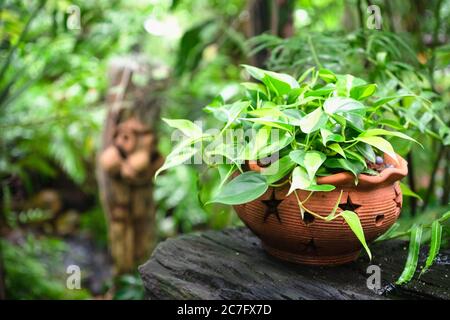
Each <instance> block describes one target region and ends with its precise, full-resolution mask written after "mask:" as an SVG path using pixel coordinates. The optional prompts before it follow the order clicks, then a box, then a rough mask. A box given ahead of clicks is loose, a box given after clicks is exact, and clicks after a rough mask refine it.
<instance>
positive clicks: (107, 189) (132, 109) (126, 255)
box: [97, 56, 162, 275]
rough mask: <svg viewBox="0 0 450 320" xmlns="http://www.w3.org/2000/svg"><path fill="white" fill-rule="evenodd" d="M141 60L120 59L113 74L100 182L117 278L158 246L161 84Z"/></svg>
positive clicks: (101, 152)
mask: <svg viewBox="0 0 450 320" xmlns="http://www.w3.org/2000/svg"><path fill="white" fill-rule="evenodd" d="M150 74H151V67H150V65H149V64H148V63H146V62H145V61H144V60H143V59H142V58H140V57H138V56H132V57H128V58H121V59H116V60H114V61H113V62H112V63H111V66H110V70H109V80H110V89H109V93H108V96H107V105H108V114H107V117H106V121H105V126H104V131H103V138H102V146H101V150H100V152H99V156H98V165H97V178H98V181H99V188H100V195H101V200H102V205H103V208H104V210H105V213H106V215H107V219H108V225H109V239H110V250H111V255H112V257H113V261H114V267H115V270H114V271H115V274H116V275H117V274H123V273H127V272H133V271H135V267H136V265H137V264H139V263H140V262H142V261H143V260H144V259H145V258H147V257H148V256H149V254H150V253H151V250H152V249H153V247H154V244H155V240H156V239H155V238H156V236H155V206H154V202H153V184H152V180H153V175H154V173H155V171H156V170H157V169H158V168H159V166H160V165H161V164H162V157H161V156H160V155H159V153H158V152H157V150H156V143H157V137H156V134H155V131H154V128H155V125H156V121H158V119H159V108H160V103H159V100H158V98H157V95H156V91H157V90H158V89H159V87H160V86H161V83H160V82H158V81H154V82H151V81H146V82H145V83H144V84H143V85H136V82H137V81H133V78H134V77H135V78H138V77H139V79H142V78H144V79H145V78H146V79H150V78H151V77H150Z"/></svg>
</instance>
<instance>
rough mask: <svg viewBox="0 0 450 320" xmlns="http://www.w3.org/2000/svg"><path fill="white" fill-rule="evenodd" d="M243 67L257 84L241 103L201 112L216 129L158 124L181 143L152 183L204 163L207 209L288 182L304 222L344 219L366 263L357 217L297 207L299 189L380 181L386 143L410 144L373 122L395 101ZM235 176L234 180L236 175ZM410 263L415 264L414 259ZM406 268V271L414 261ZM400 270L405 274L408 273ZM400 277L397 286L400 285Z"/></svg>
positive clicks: (313, 77)
mask: <svg viewBox="0 0 450 320" xmlns="http://www.w3.org/2000/svg"><path fill="white" fill-rule="evenodd" d="M243 67H244V68H245V70H246V71H247V72H248V74H249V75H250V76H251V77H252V78H254V79H255V80H256V81H255V82H244V83H242V88H243V94H242V95H241V97H240V99H239V100H237V101H234V102H231V103H227V102H225V101H224V99H223V98H222V97H221V96H218V97H217V98H215V99H214V100H213V102H211V103H210V104H209V105H208V106H206V107H205V109H204V110H205V111H206V112H207V113H210V114H212V115H213V116H214V117H215V118H216V119H217V120H218V123H219V125H218V126H216V127H215V128H210V129H208V130H204V129H203V128H202V126H201V124H199V123H194V122H191V121H189V120H186V119H164V121H165V122H166V123H167V124H168V125H169V126H171V127H173V128H175V129H177V130H178V131H179V132H181V133H182V135H181V136H182V138H181V139H179V141H178V143H177V145H176V146H175V147H174V148H173V150H172V152H171V153H170V154H169V155H168V156H167V158H166V161H165V163H164V165H163V166H162V167H161V168H160V169H159V170H158V172H157V173H156V176H157V175H158V174H159V173H160V172H162V171H164V170H167V169H170V168H172V167H175V166H178V165H180V164H183V163H186V162H188V161H189V160H191V159H194V163H203V162H204V163H206V164H208V165H209V166H211V167H214V168H216V169H217V170H218V172H219V175H220V178H221V182H220V185H219V187H218V192H216V194H215V196H213V198H212V199H211V200H210V201H209V203H213V202H215V203H223V204H227V205H238V204H243V203H247V202H250V201H252V200H254V199H256V198H258V197H260V196H261V195H263V194H264V193H265V192H266V190H267V189H268V188H269V187H271V186H280V185H281V184H284V183H290V190H289V194H290V193H294V194H295V196H296V198H297V200H298V204H299V209H300V210H299V211H300V213H301V215H302V218H303V214H304V212H308V213H310V214H312V215H313V216H314V217H316V218H318V219H323V220H327V221H331V220H333V219H336V218H337V217H340V216H342V217H343V218H344V219H345V221H346V222H347V223H348V225H349V227H350V228H351V230H352V231H353V232H354V233H355V235H356V237H357V238H358V239H359V241H360V242H361V244H362V246H363V247H364V248H365V250H366V252H367V254H368V256H369V257H370V258H371V252H370V249H369V248H368V246H367V244H366V240H365V237H364V232H363V229H362V226H361V222H360V220H359V218H358V216H357V214H356V213H355V212H353V211H349V210H346V211H343V212H340V213H336V211H337V207H338V204H339V201H340V197H339V199H338V201H337V203H336V205H335V206H334V209H333V210H332V212H330V213H329V215H327V216H322V215H320V214H317V213H315V212H312V211H311V210H309V209H308V208H307V207H306V206H305V205H304V203H305V202H306V201H307V199H308V198H307V199H305V200H303V201H301V200H300V199H299V197H298V195H297V190H299V189H301V190H307V191H310V192H311V194H312V193H313V192H318V191H321V192H327V191H332V190H334V189H335V186H333V185H328V184H318V183H317V177H320V176H327V175H330V174H333V173H337V172H350V173H352V174H353V175H354V177H355V184H357V183H358V175H359V174H367V175H378V174H379V171H380V169H379V168H380V165H383V158H382V156H383V155H384V154H387V155H389V156H391V157H392V158H393V159H396V154H395V151H394V148H393V147H392V145H391V143H390V142H389V139H392V138H400V139H406V140H410V141H413V142H416V141H415V140H414V139H412V138H411V137H409V136H407V135H405V134H404V133H402V132H399V131H395V130H393V129H394V128H398V125H396V123H395V121H389V119H385V118H382V117H380V116H379V113H378V110H379V109H380V108H381V107H383V106H385V104H387V103H389V102H390V101H393V100H395V99H398V97H396V96H389V97H377V96H376V89H377V86H376V84H372V83H367V82H366V81H364V80H362V79H360V78H357V77H354V76H352V75H349V74H346V75H341V74H335V73H333V72H332V71H331V70H328V69H320V70H316V69H315V68H311V69H309V70H308V71H306V72H305V73H304V74H302V75H301V76H300V77H299V78H298V79H295V78H293V77H292V76H290V75H288V74H282V73H275V72H271V71H267V70H262V69H259V68H256V67H253V66H248V65H244V66H243ZM248 161H258V163H262V164H264V165H263V166H262V167H263V168H262V170H261V171H260V172H255V171H246V170H245V164H246V163H247V162H248ZM386 166H388V165H386ZM374 168H375V169H376V170H375V169H374ZM238 171H239V172H240V174H239V175H234V173H235V172H238ZM232 177H234V178H232ZM283 178H284V179H283ZM280 181H282V182H280ZM401 187H402V190H403V193H404V194H405V195H410V194H411V191H410V190H409V189H408V188H407V187H406V186H405V185H403V184H401ZM341 195H342V192H341ZM443 221H444V220H442V221H439V223H442V222H443ZM439 223H434V224H433V225H430V226H429V227H431V228H432V229H433V237H435V238H436V240H435V241H434V242H433V246H434V247H433V248H432V249H431V250H430V256H429V260H430V261H427V268H428V267H429V266H430V265H431V264H432V262H433V260H434V259H435V257H436V255H437V252H438V250H439V247H438V246H437V243H436V242H437V236H438V235H439V234H438V233H439V228H438V226H439ZM414 230H416V231H414ZM414 230H413V231H412V232H411V230H410V231H408V234H410V233H411V236H413V235H414V236H415V237H419V236H420V235H419V233H421V229H420V230H419V229H414ZM405 234H406V233H405ZM400 235H402V234H400ZM392 236H394V237H397V236H398V234H395V230H394V229H392V230H390V232H389V235H387V236H386V237H385V238H389V237H392ZM439 239H440V238H439ZM380 240H383V238H380ZM419 242H420V240H419ZM415 243H417V241H416V242H415ZM436 246H437V248H436ZM412 251H414V252H415V251H417V250H416V248H413V249H412ZM409 259H412V260H416V259H417V255H413V256H412V258H409ZM408 265H410V267H409V269H411V265H414V261H412V263H409V264H407V266H408ZM415 265H417V261H416V264H415ZM406 269H408V268H405V272H404V273H408V272H409V273H410V271H408V270H406ZM414 271H415V268H414ZM413 274H414V272H413ZM402 277H403V278H402ZM402 277H401V278H400V279H399V283H402V282H404V278H405V276H404V275H403V276H402Z"/></svg>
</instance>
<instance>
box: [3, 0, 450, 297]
mask: <svg viewBox="0 0 450 320" xmlns="http://www.w3.org/2000/svg"><path fill="white" fill-rule="evenodd" d="M251 2H252V1H248V2H247V1H244V0H232V1H224V0H210V1H208V0H198V1H193V0H173V1H172V2H171V1H158V0H151V1H150V0H139V1H132V2H131V1H122V0H114V1H107V0H99V1H87V0H75V1H64V0H58V1H57V0H47V1H45V0H30V1H20V0H6V1H2V3H1V4H0V35H1V43H0V59H1V60H0V75H1V76H0V131H1V135H0V150H1V151H0V177H1V204H2V209H1V213H2V215H1V216H2V219H1V220H2V222H3V224H2V226H1V230H0V234H1V237H2V238H1V240H0V243H1V253H2V255H1V256H2V260H3V264H4V266H5V270H6V272H5V274H6V294H7V297H11V298H19V299H31V298H52V299H63V298H91V297H97V298H108V299H109V298H117V299H137V298H141V297H142V292H143V291H142V285H141V283H140V280H139V278H138V277H137V276H136V275H134V274H131V275H126V276H123V277H121V278H119V279H113V278H112V277H111V273H110V272H109V271H108V269H109V268H108V265H109V264H110V261H109V260H108V254H107V250H108V248H107V241H106V239H107V229H106V226H105V220H104V215H103V212H102V210H101V208H100V205H99V201H98V190H97V184H96V181H95V174H94V170H95V163H94V160H95V152H96V149H97V148H98V145H99V137H100V132H101V127H102V123H103V119H104V116H105V105H104V98H105V93H106V89H107V79H106V70H107V66H108V61H109V60H110V59H111V58H113V57H116V56H120V55H124V54H127V53H130V52H141V53H143V54H145V55H146V56H147V57H148V58H149V59H150V60H151V61H152V62H153V63H155V64H157V65H160V66H164V67H166V68H167V69H169V70H170V72H169V74H168V75H165V76H166V77H168V80H169V81H168V85H167V87H166V89H165V90H164V92H163V101H164V106H163V110H162V113H163V116H164V117H166V118H188V119H190V120H197V119H200V118H202V119H203V120H204V121H206V122H207V123H211V124H212V123H214V122H213V121H214V120H213V119H211V118H212V117H204V118H203V114H202V109H203V107H205V106H207V105H208V104H210V103H211V101H213V99H214V98H215V97H216V96H217V95H218V94H221V95H222V96H224V97H231V96H233V95H235V94H236V93H237V91H238V90H239V89H238V87H237V84H238V83H239V82H241V81H242V79H244V77H245V75H244V74H243V73H242V72H241V69H240V68H239V64H241V63H252V59H253V57H254V56H255V54H256V55H257V54H258V53H261V52H263V53H264V54H265V55H266V56H267V60H266V64H265V67H267V68H269V69H271V70H274V71H283V72H289V73H291V74H292V75H294V76H298V75H300V74H301V73H303V72H304V71H305V70H307V69H308V68H310V67H312V66H316V67H317V66H318V65H321V66H322V67H325V68H329V69H331V70H333V71H335V72H337V73H352V74H355V75H356V76H359V77H361V78H363V79H365V80H367V81H369V82H373V83H376V84H377V86H378V91H379V92H380V95H386V96H389V95H398V94H410V93H411V92H413V93H414V95H416V96H418V97H423V98H425V99H427V100H430V101H431V102H432V104H431V105H425V104H424V103H421V100H420V99H412V98H404V99H401V101H397V102H396V105H395V107H396V109H395V111H398V112H401V115H402V119H404V122H401V123H399V124H398V125H399V127H400V128H401V129H402V130H405V131H406V133H408V134H409V135H411V136H412V137H414V138H415V139H417V140H418V141H419V142H421V143H422V144H423V145H424V148H425V151H423V150H422V149H420V147H417V146H415V145H413V144H409V143H402V142H401V141H397V142H396V143H395V144H394V145H395V147H396V150H397V151H398V152H399V153H400V154H402V155H404V156H405V157H406V158H407V159H408V161H409V163H410V176H409V177H408V179H406V181H405V182H407V183H408V185H409V186H410V188H411V189H412V190H413V191H415V192H416V193H417V194H418V195H419V196H420V198H421V199H422V200H419V199H417V198H415V197H410V198H406V199H405V207H404V209H403V213H402V219H401V221H400V227H399V229H398V230H397V231H396V232H397V235H398V236H399V237H400V236H406V237H409V236H410V234H411V235H414V236H415V237H417V234H418V233H420V232H418V231H413V232H408V230H409V229H410V227H411V226H413V225H415V226H416V225H418V224H424V225H425V226H430V227H431V221H433V220H435V219H436V218H439V217H440V216H441V215H442V213H444V212H446V211H448V209H449V194H450V192H449V190H450V179H449V161H448V159H449V158H450V151H449V147H448V144H449V142H450V141H449V129H448V124H449V112H448V110H449V101H450V90H449V87H450V74H449V67H448V66H449V62H450V46H449V22H450V2H449V1H448V0H432V1H425V0H420V1H400V0H399V1H388V0H385V1H381V0H378V1H375V0H374V1H362V0H361V1H359V0H345V1H331V0H296V1H291V2H292V5H293V8H294V11H293V17H294V21H293V22H294V23H293V28H294V34H293V36H292V37H290V38H288V39H282V38H279V37H276V36H274V35H273V34H268V33H266V34H264V35H261V36H258V37H256V38H253V39H248V33H247V32H246V30H247V29H246V28H247V26H248V16H249V15H248V11H247V8H248V5H249V4H250V3H251ZM369 4H376V5H379V6H380V8H381V13H382V15H383V29H382V30H369V29H367V28H366V24H365V22H366V19H367V16H368V14H367V12H366V8H367V6H368V5H369ZM70 5H77V6H78V7H79V8H80V11H81V16H80V17H81V30H70V29H68V28H67V24H66V22H67V18H68V15H69V14H68V12H67V9H68V8H69V6H70ZM199 12H201V14H199ZM157 26H163V27H162V28H161V27H160V28H158V27H157ZM361 27H363V28H361ZM170 132H171V130H170V128H168V127H167V126H164V125H160V127H159V128H158V134H159V136H160V146H159V148H160V150H161V151H162V152H163V153H164V154H168V153H169V151H170V148H171V143H170ZM198 172H200V173H201V179H202V180H201V181H202V184H203V185H206V186H210V187H209V188H202V191H200V194H199V188H198V185H199V180H198V179H199V178H198V174H197V173H198ZM218 179H219V176H218V174H216V173H214V172H211V171H205V170H204V168H202V167H185V166H179V167H177V168H176V169H174V170H171V171H169V172H167V173H166V174H164V175H162V176H161V177H160V179H158V181H157V182H156V183H157V186H156V190H155V198H156V201H157V203H158V212H157V218H158V219H157V221H158V231H159V238H160V239H161V240H163V239H165V238H167V237H169V236H175V235H177V234H180V233H185V232H192V231H196V230H204V229H209V228H216V229H220V228H224V227H226V226H230V225H238V224H239V221H238V219H237V218H236V216H235V215H234V214H233V212H232V211H231V210H230V209H229V208H228V207H227V206H221V205H215V206H209V207H204V206H202V205H201V202H202V201H204V200H205V199H208V198H210V197H211V194H212V193H213V192H214V191H215V188H216V186H217V181H218ZM173 185H177V186H178V187H177V189H176V190H173ZM48 189H52V190H57V192H58V193H60V194H64V195H65V196H64V198H65V199H67V201H66V203H65V208H64V210H65V212H66V213H67V212H69V213H67V214H65V215H64V216H65V217H66V218H65V219H62V220H61V219H59V220H58V219H56V218H55V217H52V216H51V210H49V208H45V207H44V208H42V206H41V205H40V204H39V195H42V191H44V190H48ZM67 195H70V196H67ZM199 200H200V201H199ZM55 219H56V221H55ZM55 224H56V226H55ZM58 230H59V231H58ZM61 230H63V231H64V232H61ZM67 230H69V231H67ZM412 230H416V229H412ZM449 233H450V232H449V228H448V226H446V225H445V224H444V227H443V230H442V234H443V237H442V246H447V245H448V236H449ZM431 235H432V234H431V233H430V232H429V228H426V229H425V232H424V234H423V236H422V242H426V241H427V238H430V237H431ZM412 243H414V241H413V242H412ZM413 250H414V248H413ZM87 257H96V259H89V258H87ZM75 258H76V259H77V261H78V262H79V263H80V264H82V265H83V266H85V267H86V270H87V273H86V277H83V279H84V283H83V288H86V289H85V290H82V291H77V292H75V293H74V292H73V291H68V290H67V289H65V276H66V275H65V268H66V266H67V264H68V263H69V262H70V261H72V260H74V259H75ZM94 260H99V261H101V262H102V263H101V264H100V267H99V266H98V263H97V264H95V263H94V262H93V261H94ZM409 273H410V272H409ZM413 274H414V272H413ZM113 286H115V287H117V290H114V292H115V293H114V294H113V295H112V294H111V291H110V288H112V287H113Z"/></svg>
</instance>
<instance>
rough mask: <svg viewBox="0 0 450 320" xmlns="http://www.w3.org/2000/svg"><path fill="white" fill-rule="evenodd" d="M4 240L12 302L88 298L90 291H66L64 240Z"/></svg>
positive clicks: (31, 238) (2, 245)
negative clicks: (14, 242)
mask: <svg viewBox="0 0 450 320" xmlns="http://www.w3.org/2000/svg"><path fill="white" fill-rule="evenodd" d="M0 241H1V249H2V251H3V252H2V254H3V259H4V267H5V272H6V274H7V275H8V276H7V277H6V295H7V297H8V298H9V299H87V298H89V297H90V294H89V292H88V291H86V290H83V289H80V290H69V289H67V288H66V278H67V274H65V273H64V272H65V269H64V268H60V266H61V265H63V261H62V257H63V254H64V253H65V252H67V246H66V245H65V244H64V242H63V241H62V240H60V239H53V238H41V239H39V238H36V237H34V236H32V235H29V236H27V237H26V239H25V240H24V241H23V242H22V243H19V244H17V245H13V244H11V243H10V242H8V241H4V240H0Z"/></svg>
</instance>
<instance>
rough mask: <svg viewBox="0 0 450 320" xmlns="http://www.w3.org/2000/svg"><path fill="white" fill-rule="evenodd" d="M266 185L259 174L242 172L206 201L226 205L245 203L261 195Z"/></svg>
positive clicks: (264, 179) (265, 181)
mask: <svg viewBox="0 0 450 320" xmlns="http://www.w3.org/2000/svg"><path fill="white" fill-rule="evenodd" d="M268 187H269V185H268V183H267V180H266V178H265V177H264V176H262V175H261V174H259V173H257V172H254V171H248V172H244V173H242V174H240V175H238V176H237V177H236V178H234V179H233V180H231V181H230V182H228V183H227V184H225V185H224V186H223V187H222V189H220V190H219V193H218V194H216V196H215V197H214V198H213V199H212V200H211V201H209V202H208V203H223V204H228V205H238V204H243V203H247V202H250V201H253V200H255V199H257V198H259V197H260V196H262V195H263V194H264V193H265V192H266V191H267V188H268Z"/></svg>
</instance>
